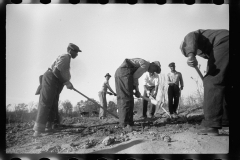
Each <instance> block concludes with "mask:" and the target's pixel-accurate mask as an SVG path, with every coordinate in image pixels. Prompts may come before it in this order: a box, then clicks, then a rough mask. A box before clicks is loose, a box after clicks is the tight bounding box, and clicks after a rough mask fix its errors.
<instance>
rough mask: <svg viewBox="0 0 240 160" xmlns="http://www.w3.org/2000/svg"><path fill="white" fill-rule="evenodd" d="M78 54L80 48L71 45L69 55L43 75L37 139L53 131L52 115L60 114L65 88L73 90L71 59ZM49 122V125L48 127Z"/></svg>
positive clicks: (37, 118)
mask: <svg viewBox="0 0 240 160" xmlns="http://www.w3.org/2000/svg"><path fill="white" fill-rule="evenodd" d="M78 52H81V50H80V49H79V47H78V46H76V45H75V44H72V43H70V44H69V45H68V47H67V54H62V55H60V56H58V58H57V59H56V60H55V61H54V62H53V64H52V65H51V66H50V67H49V68H48V69H47V71H46V72H45V73H44V74H43V76H42V82H41V89H40V97H39V103H38V113H37V117H36V121H35V124H34V127H33V130H34V131H35V132H34V134H33V136H35V137H37V136H40V135H41V133H43V132H45V131H52V122H53V121H54V118H55V116H54V115H51V114H54V113H55V112H58V109H57V108H58V101H59V95H60V93H61V91H62V89H63V87H64V86H66V87H67V88H68V89H73V85H72V83H71V82H70V79H71V74H70V61H71V58H73V59H74V58H76V57H77V56H78ZM47 122H48V125H47V126H46V123H47ZM46 127H47V128H46ZM45 128H46V130H45Z"/></svg>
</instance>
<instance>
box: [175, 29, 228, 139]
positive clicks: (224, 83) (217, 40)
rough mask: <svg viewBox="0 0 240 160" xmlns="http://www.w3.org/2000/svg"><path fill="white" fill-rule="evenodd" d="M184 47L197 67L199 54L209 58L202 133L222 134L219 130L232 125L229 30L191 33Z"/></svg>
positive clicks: (204, 81) (189, 58)
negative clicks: (229, 112) (230, 116)
mask: <svg viewBox="0 0 240 160" xmlns="http://www.w3.org/2000/svg"><path fill="white" fill-rule="evenodd" d="M180 49H181V51H182V53H183V55H184V56H185V57H188V60H187V64H188V65H189V66H190V67H196V66H197V65H198V61H197V59H196V55H198V56H200V57H202V58H205V59H208V64H207V71H206V75H205V76H204V79H203V86H204V104H203V111H204V119H203V121H202V124H201V125H202V127H203V128H202V129H200V130H199V132H198V134H200V135H218V134H219V133H218V129H220V128H222V127H223V126H229V117H228V107H229V106H228V105H229V96H230V89H231V84H230V73H229V31H228V30H225V29H218V30H212V29H207V30H202V29H199V30H196V31H193V32H190V33H188V34H187V35H186V36H185V37H184V40H183V42H182V43H181V46H180Z"/></svg>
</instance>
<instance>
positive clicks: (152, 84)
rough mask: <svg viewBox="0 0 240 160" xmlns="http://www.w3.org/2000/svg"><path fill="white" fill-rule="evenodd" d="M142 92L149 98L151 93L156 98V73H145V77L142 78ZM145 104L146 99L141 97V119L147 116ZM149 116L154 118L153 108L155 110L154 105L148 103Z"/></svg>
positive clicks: (157, 81)
mask: <svg viewBox="0 0 240 160" xmlns="http://www.w3.org/2000/svg"><path fill="white" fill-rule="evenodd" d="M144 82H145V83H144V86H143V88H144V92H143V96H144V97H147V98H149V96H150V95H151V96H152V97H153V98H156V96H157V92H158V85H159V84H158V83H159V76H158V74H157V73H155V72H153V73H148V74H146V77H145V79H144ZM147 106H148V101H147V100H145V99H143V110H142V116H141V117H140V118H141V119H146V118H147ZM150 106H151V108H150V113H149V114H150V118H155V116H154V114H155V110H156V105H154V104H150Z"/></svg>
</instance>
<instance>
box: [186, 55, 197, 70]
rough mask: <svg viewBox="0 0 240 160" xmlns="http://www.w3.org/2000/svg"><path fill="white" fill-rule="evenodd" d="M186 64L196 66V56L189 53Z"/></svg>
mask: <svg viewBox="0 0 240 160" xmlns="http://www.w3.org/2000/svg"><path fill="white" fill-rule="evenodd" d="M187 64H188V65H189V66H190V67H196V66H197V65H198V61H197V59H196V57H195V56H194V55H193V54H190V55H189V56H188V59H187Z"/></svg>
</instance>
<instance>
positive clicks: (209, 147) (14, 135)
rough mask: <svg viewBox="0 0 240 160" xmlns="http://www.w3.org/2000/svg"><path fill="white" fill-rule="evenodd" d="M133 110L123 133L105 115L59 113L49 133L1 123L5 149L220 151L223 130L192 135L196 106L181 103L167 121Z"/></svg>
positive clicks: (224, 143) (224, 146)
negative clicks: (131, 125) (127, 129)
mask: <svg viewBox="0 0 240 160" xmlns="http://www.w3.org/2000/svg"><path fill="white" fill-rule="evenodd" d="M139 116H140V115H139V114H136V115H134V123H135V125H134V131H133V132H130V133H126V132H123V130H122V129H121V128H120V127H119V126H118V120H117V119H115V118H113V117H110V116H109V117H108V118H106V119H104V120H99V119H98V117H79V116H76V117H71V118H70V117H65V118H63V119H62V120H61V126H60V128H59V129H57V131H56V132H54V133H44V136H42V137H38V138H34V137H33V136H32V135H33V130H32V127H33V124H34V122H33V121H32V122H22V123H8V124H6V145H7V146H6V153H10V154H21V153H27V154H30V153H57V154H65V153H67V154H74V153H78V154H82V153H84V154H86V153H91V154H96V153H99V154H105V153H108V154H173V153H174V154H175V153H176V154H196V153H197V154H198V153H213V154H226V153H228V148H229V130H228V128H223V129H221V130H219V132H220V135H219V136H206V135H197V134H196V131H197V129H198V128H200V122H201V119H202V118H203V111H202V109H201V107H198V108H197V107H195V108H194V107H192V108H182V109H180V111H179V118H178V119H175V120H172V119H170V118H168V116H167V115H166V114H165V113H164V112H163V111H162V110H159V112H158V113H157V114H156V118H155V119H150V118H148V119H146V120H140V119H139V118H138V117H139Z"/></svg>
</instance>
